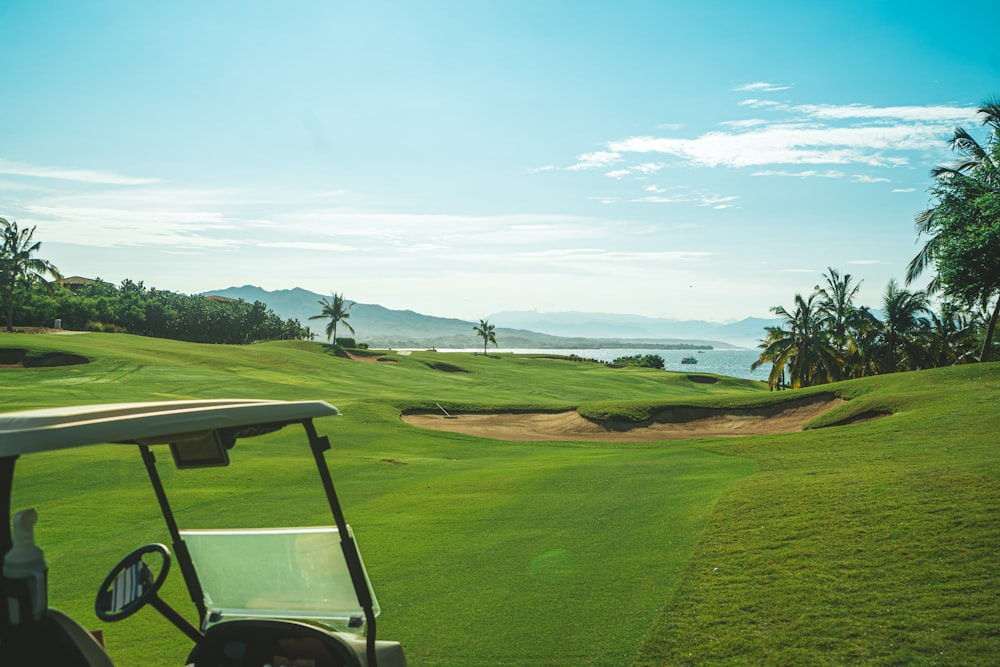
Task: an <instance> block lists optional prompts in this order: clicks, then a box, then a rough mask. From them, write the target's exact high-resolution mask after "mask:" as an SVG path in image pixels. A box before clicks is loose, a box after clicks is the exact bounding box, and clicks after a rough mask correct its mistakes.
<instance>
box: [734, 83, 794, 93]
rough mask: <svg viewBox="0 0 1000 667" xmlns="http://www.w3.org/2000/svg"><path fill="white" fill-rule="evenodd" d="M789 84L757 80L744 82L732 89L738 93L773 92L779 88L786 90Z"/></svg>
mask: <svg viewBox="0 0 1000 667" xmlns="http://www.w3.org/2000/svg"><path fill="white" fill-rule="evenodd" d="M789 88H791V86H785V85H782V84H779V83H767V82H765V81H757V82H754V83H744V84H743V85H741V86H736V87H735V88H733V89H732V90H734V91H736V92H740V93H745V92H761V93H774V92H777V91H779V90H788V89H789Z"/></svg>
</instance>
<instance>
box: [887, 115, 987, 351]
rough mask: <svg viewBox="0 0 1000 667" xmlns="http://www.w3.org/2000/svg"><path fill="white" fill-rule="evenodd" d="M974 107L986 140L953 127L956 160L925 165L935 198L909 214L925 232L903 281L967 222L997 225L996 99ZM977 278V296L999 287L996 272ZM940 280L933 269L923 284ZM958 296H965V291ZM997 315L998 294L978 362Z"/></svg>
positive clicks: (957, 240)
mask: <svg viewBox="0 0 1000 667" xmlns="http://www.w3.org/2000/svg"><path fill="white" fill-rule="evenodd" d="M978 112H979V113H980V114H982V116H983V125H985V126H989V127H990V128H991V129H990V135H989V138H988V139H987V141H986V143H985V144H980V143H979V142H978V141H977V140H976V139H975V138H974V137H973V136H972V135H971V134H969V132H968V131H966V130H965V129H963V128H961V127H959V128H956V129H955V134H954V136H953V137H952V138H951V140H950V141H949V145H950V146H951V148H952V150H954V151H956V152H958V153H959V155H960V156H961V157H960V160H959V161H958V162H957V163H955V164H953V165H951V166H944V167H935V168H934V169H932V170H931V176H932V177H934V179H935V180H936V184H935V185H934V187H932V188H931V192H932V193H933V194H934V195H935V196H936V197H937V200H938V201H937V203H936V204H935V205H934V206H932V207H931V208H928V209H927V210H925V211H923V212H921V213H919V214H918V215H917V216H916V218H915V222H916V228H917V233H918V235H921V234H922V235H927V237H928V238H927V240H926V241H925V243H924V245H923V247H921V249H920V251H919V252H918V253H917V255H916V256H915V257H914V258H913V259H912V260H911V261H910V263H909V265H908V266H907V270H906V284H907V285H909V284H910V283H911V282H912V281H913V280H915V279H916V278H917V277H919V276H920V274H921V273H923V271H924V269H926V268H927V267H928V266H929V265H931V264H932V263H934V262H935V261H936V260H938V259H940V257H941V255H942V251H943V250H944V249H945V248H947V247H949V245H951V246H952V247H954V245H955V244H962V243H964V242H965V237H967V236H968V226H969V224H971V223H972V222H977V223H979V224H984V225H985V226H986V227H987V228H989V227H996V226H998V225H1000V98H994V99H993V100H989V101H987V102H986V103H985V104H983V105H982V106H981V107H980V108H979V109H978ZM970 218H971V219H970ZM985 254H986V255H987V256H990V257H994V258H995V257H996V255H997V249H996V248H993V247H991V248H986V249H985ZM955 268H956V269H957V270H958V271H959V272H963V271H966V272H967V271H970V270H973V269H972V268H971V267H955ZM939 269H940V267H939ZM981 278H982V279H983V280H984V281H985V282H983V283H982V284H978V292H979V293H978V297H979V300H981V301H984V302H988V301H989V300H991V299H992V298H993V297H995V296H997V293H998V292H1000V282H998V280H997V277H996V276H994V277H993V279H992V280H990V279H988V277H986V276H982V277H981ZM941 283H942V281H941V272H940V270H939V272H938V274H937V275H936V276H935V277H934V278H933V279H932V280H931V282H930V284H929V285H928V287H927V289H928V291H930V292H933V291H936V290H938V289H939V288H941V287H942V286H943V285H942V284H941ZM963 296H964V297H965V299H966V300H968V299H969V294H965V295H963ZM998 317H1000V298H997V301H996V305H995V306H994V308H993V312H992V315H991V316H990V319H989V322H988V324H987V328H986V336H985V338H984V341H983V348H982V351H981V353H980V359H981V360H982V361H986V360H987V359H988V356H989V352H990V348H991V346H992V341H993V335H994V332H995V330H996V324H997V319H998Z"/></svg>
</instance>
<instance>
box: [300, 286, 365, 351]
mask: <svg viewBox="0 0 1000 667" xmlns="http://www.w3.org/2000/svg"><path fill="white" fill-rule="evenodd" d="M319 305H320V306H322V311H321V312H320V314H319V315H313V316H312V317H310V318H309V319H310V320H323V319H325V320H329V322H327V323H326V337H327V340H329V341H331V342H332V343H334V344H335V345H336V344H337V325H338V324H343V325H344V326H345V327H347V330H348V331H350V332H351V333H354V327H352V326H351V325H350V324H349V323H348V322H347V320H348V318H350V317H351V313H350V312H349V311H350V310H351V307H352V306H353V305H354V304H353V303H347V301H345V300H344V295H343V294H337V293H336V292H333V293H332V294H331V295H330V298H329V299H327V298H326V297H323V298H322V299H320V300H319Z"/></svg>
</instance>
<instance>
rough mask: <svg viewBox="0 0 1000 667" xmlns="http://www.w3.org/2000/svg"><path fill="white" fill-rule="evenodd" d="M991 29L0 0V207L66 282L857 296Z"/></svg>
mask: <svg viewBox="0 0 1000 667" xmlns="http://www.w3.org/2000/svg"><path fill="white" fill-rule="evenodd" d="M995 16H996V13H995V5H993V3H986V2H966V3H962V4H961V5H960V6H957V5H956V6H946V5H942V4H941V3H940V2H937V3H929V2H922V1H917V2H914V1H912V0H911V1H909V2H878V1H869V2H825V3H812V2H766V1H762V2H756V3H744V2H701V3H692V2H672V1H662V2H637V1H634V2H628V1H620V2H588V1H579V0H573V1H556V0H549V1H544V0H535V1H516V0H515V1H504V2H499V1H496V2H491V1H487V0H483V1H473V0H467V1H463V2H443V1H441V2H433V1H419V0H417V1H410V2H377V1H375V2H337V1H334V0H330V1H323V2H319V1H317V2H307V1H298V2H255V1H252V0H243V1H241V2H221V1H219V2H186V1H183V0H180V1H176V2H164V3H154V2H141V1H140V2H132V1H127V2H126V1H121V2H102V1H100V0H90V1H88V2H69V1H66V2H57V1H49V2H45V1H42V2H28V1H23V2H22V1H20V0H7V1H6V2H4V3H2V4H0V26H2V27H3V29H4V30H3V34H4V48H3V51H2V52H0V82H2V87H0V90H2V91H3V103H2V104H0V216H2V217H5V218H8V219H13V220H16V221H17V222H18V223H20V224H22V225H29V226H30V225H37V231H36V239H38V240H41V241H42V244H43V246H42V250H43V252H42V254H43V256H45V257H46V258H48V259H50V260H52V261H53V262H54V263H55V264H56V265H57V266H58V267H59V268H60V269H61V270H62V271H63V273H64V274H66V275H83V276H88V277H96V276H100V277H102V278H104V279H106V280H111V281H114V282H118V281H120V280H122V279H124V278H131V279H133V280H142V281H144V282H145V284H146V285H147V286H152V287H157V288H160V289H169V290H176V291H180V292H185V293H195V292H200V291H206V290H211V289H221V288H225V287H229V286H232V285H243V284H255V285H260V286H262V287H264V288H266V289H272V290H273V289H285V288H291V287H297V286H298V287H304V288H307V289H311V290H313V291H316V292H321V293H330V292H331V291H336V292H338V293H341V292H342V293H344V294H345V296H346V297H347V298H348V299H352V300H356V301H360V302H363V303H378V304H381V305H384V306H387V307H390V308H400V309H411V310H416V311H418V312H422V313H426V314H430V315H440V316H449V317H461V318H465V319H473V320H474V319H478V318H480V317H485V316H487V315H489V314H491V313H496V312H498V311H503V310H532V309H535V310H539V311H572V310H577V311H601V312H617V313H634V314H641V315H646V316H650V317H671V318H678V319H707V320H716V321H727V320H733V319H740V318H743V317H747V316H758V317H768V316H770V313H769V307H771V306H775V305H790V304H791V302H792V300H793V298H794V295H795V294H796V293H803V294H805V293H808V292H810V291H811V290H812V288H813V286H814V285H816V284H817V283H819V282H821V281H822V274H823V272H824V271H826V269H827V267H833V268H835V269H837V270H839V271H840V272H841V273H850V274H851V275H853V276H855V278H857V279H860V280H863V281H864V282H863V290H862V299H861V301H862V303H863V304H865V305H871V306H873V307H877V306H878V300H879V297H880V295H881V293H882V292H883V290H884V288H885V285H886V283H887V282H888V280H889V279H891V278H896V279H901V278H902V277H903V275H904V271H905V266H906V264H907V262H908V261H909V260H910V259H911V258H912V257H913V255H914V254H915V253H916V251H917V249H918V247H919V246H918V245H917V237H916V232H915V230H914V227H913V216H914V215H915V214H916V213H917V212H919V211H920V210H921V209H923V208H925V207H926V206H927V205H928V194H927V188H928V186H929V185H930V183H931V181H930V177H929V175H928V172H929V170H930V169H931V168H932V167H933V166H935V165H937V164H944V163H947V162H949V161H951V160H952V159H953V158H952V155H951V154H950V153H949V150H948V148H947V145H946V141H947V139H948V138H949V136H950V135H951V133H952V131H953V129H954V128H955V127H956V126H958V125H961V126H964V127H967V128H969V129H970V130H972V131H973V133H974V134H976V133H981V132H982V131H981V129H980V127H979V124H978V121H977V119H976V117H975V113H974V112H975V108H976V107H977V106H978V105H979V104H981V103H982V102H984V101H985V100H986V99H987V98H990V97H992V96H995V95H1000V40H996V39H992V35H991V33H990V31H989V28H988V26H989V25H991V24H992V22H993V21H994V19H995ZM959 23H960V24H961V25H962V26H963V28H962V29H958V28H957V24H959ZM967 25H973V26H978V28H979V30H976V29H973V30H968V29H966V28H965V27H964V26H967ZM977 136H982V135H981V134H977ZM921 286H922V285H921ZM495 323H496V324H497V325H498V326H503V322H501V321H497V322H495Z"/></svg>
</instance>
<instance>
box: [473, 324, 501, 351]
mask: <svg viewBox="0 0 1000 667" xmlns="http://www.w3.org/2000/svg"><path fill="white" fill-rule="evenodd" d="M472 330H473V331H475V332H476V336H477V337H478V336H482V338H483V354H486V345H487V344H488V343H493V345H496V344H497V335H496V327H495V326H494V325H492V324H490V321H489V320H479V325H478V326H474V327H472Z"/></svg>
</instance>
